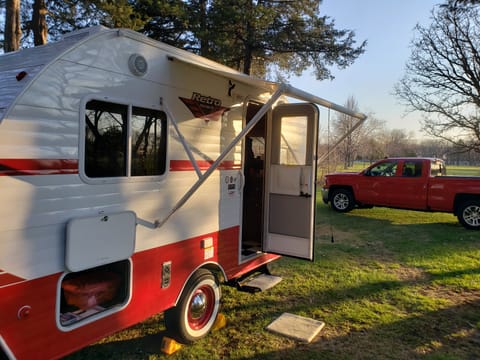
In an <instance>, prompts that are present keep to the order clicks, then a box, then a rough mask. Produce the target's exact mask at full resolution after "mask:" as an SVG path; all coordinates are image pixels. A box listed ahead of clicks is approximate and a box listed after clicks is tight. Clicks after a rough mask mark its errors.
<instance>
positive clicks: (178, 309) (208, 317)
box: [165, 269, 221, 344]
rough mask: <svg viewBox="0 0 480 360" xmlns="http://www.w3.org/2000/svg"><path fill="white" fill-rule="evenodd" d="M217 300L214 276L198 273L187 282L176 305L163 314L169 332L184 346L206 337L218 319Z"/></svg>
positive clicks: (208, 273) (219, 296) (218, 304)
mask: <svg viewBox="0 0 480 360" xmlns="http://www.w3.org/2000/svg"><path fill="white" fill-rule="evenodd" d="M220 298H221V290H220V286H219V284H218V282H217V280H216V278H215V276H214V275H213V274H212V273H211V272H210V271H208V270H205V269H200V270H198V271H197V272H195V273H194V274H193V275H192V277H191V278H190V279H189V280H188V281H187V284H186V285H185V288H184V289H183V292H182V295H181V296H180V301H179V302H178V304H177V305H176V306H175V307H173V308H171V309H168V310H167V311H166V312H165V326H166V327H167V330H168V332H170V333H171V334H172V337H174V338H175V339H176V340H177V341H179V342H181V343H184V344H191V343H193V342H195V341H196V340H199V339H201V338H203V337H205V336H206V335H207V334H208V333H209V332H210V330H211V328H212V327H213V324H214V323H215V320H216V318H217V315H218V312H219V309H220Z"/></svg>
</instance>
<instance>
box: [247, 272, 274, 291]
mask: <svg viewBox="0 0 480 360" xmlns="http://www.w3.org/2000/svg"><path fill="white" fill-rule="evenodd" d="M280 281H282V278H281V277H280V276H274V275H269V274H264V273H260V274H257V275H255V276H253V277H249V278H247V279H245V280H243V281H241V282H239V283H238V290H240V291H246V292H252V293H254V292H259V291H265V290H268V289H270V288H272V287H274V286H275V285H277V284H278V283H279V282H280Z"/></svg>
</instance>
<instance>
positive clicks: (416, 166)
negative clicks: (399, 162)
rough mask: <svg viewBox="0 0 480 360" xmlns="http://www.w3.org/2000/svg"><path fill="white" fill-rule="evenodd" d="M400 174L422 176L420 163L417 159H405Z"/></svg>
mask: <svg viewBox="0 0 480 360" xmlns="http://www.w3.org/2000/svg"><path fill="white" fill-rule="evenodd" d="M402 176H404V177H420V176H422V163H421V162H419V161H405V162H404V163H403V169H402Z"/></svg>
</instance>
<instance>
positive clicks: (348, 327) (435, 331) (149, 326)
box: [69, 202, 480, 360]
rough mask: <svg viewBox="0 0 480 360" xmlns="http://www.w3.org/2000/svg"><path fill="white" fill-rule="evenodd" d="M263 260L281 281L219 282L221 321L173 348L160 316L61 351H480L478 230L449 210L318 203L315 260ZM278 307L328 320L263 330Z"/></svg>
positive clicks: (455, 355) (277, 355) (327, 354)
mask: <svg viewBox="0 0 480 360" xmlns="http://www.w3.org/2000/svg"><path fill="white" fill-rule="evenodd" d="M332 239H333V242H332ZM270 269H271V271H272V272H273V273H274V274H275V275H279V276H282V277H283V281H282V282H281V283H280V284H279V285H277V286H276V287H275V288H273V289H270V290H268V291H266V292H263V293H256V294H248V293H242V292H238V291H237V290H235V289H234V288H231V287H227V286H224V287H222V291H223V301H222V303H223V307H222V313H223V314H224V315H225V316H226V318H227V326H226V327H225V328H223V329H220V330H217V331H214V332H212V333H211V334H210V335H209V336H208V337H206V338H205V339H202V340H201V341H199V342H198V343H196V344H194V345H191V346H184V347H182V348H181V350H179V351H178V352H177V353H175V354H173V355H170V356H167V355H164V354H162V353H161V352H160V341H161V338H162V336H163V335H164V327H163V323H162V318H161V316H160V315H159V316H156V317H154V318H151V319H149V320H147V321H145V322H143V323H141V324H139V325H136V326H134V327H132V328H130V329H127V330H125V331H123V332H120V333H118V334H116V335H113V336H111V337H108V338H106V339H104V340H102V341H100V342H99V343H97V344H94V345H92V346H90V347H88V348H86V349H84V350H81V351H80V352H78V353H76V354H74V355H72V356H70V357H69V359H86V358H88V359H150V360H153V359H167V358H168V359H172V360H173V359H295V360H299V359H335V360H339V359H402V360H403V359H405V360H407V359H408V360H410V359H425V360H455V359H466V360H467V359H468V360H471V359H472V360H473V359H479V358H480V233H479V232H476V231H468V230H465V229H464V228H462V227H461V226H460V225H459V224H458V222H457V220H456V218H454V217H453V215H450V214H430V213H421V212H411V211H402V210H393V209H382V208H373V209H358V210H354V211H352V212H350V213H348V214H338V213H335V212H333V211H332V210H330V209H329V208H327V207H326V206H325V205H324V204H323V203H320V202H319V204H318V214H317V241H316V260H315V262H305V261H301V260H296V259H289V258H282V259H281V260H280V261H277V262H276V263H274V264H272V265H271V266H270ZM283 312H289V313H293V314H298V315H303V316H307V317H310V318H314V319H317V320H322V321H324V322H325V323H326V326H325V328H324V329H323V330H322V332H321V333H320V335H319V336H318V337H317V338H316V339H315V340H314V341H313V342H312V343H310V344H303V343H300V342H297V341H294V340H290V339H288V338H285V337H282V336H278V335H275V334H272V333H270V332H268V331H266V330H265V327H266V326H267V325H268V324H269V323H270V322H271V321H273V320H274V319H276V318H277V317H278V316H280V315H281V314H282V313H283Z"/></svg>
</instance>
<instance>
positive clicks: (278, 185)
mask: <svg viewBox="0 0 480 360" xmlns="http://www.w3.org/2000/svg"><path fill="white" fill-rule="evenodd" d="M317 134H318V109H317V107H316V106H315V105H313V104H308V103H302V104H282V105H279V106H277V107H276V108H275V109H274V111H273V118H272V126H271V138H270V156H269V158H270V161H269V168H268V175H267V179H268V180H267V182H266V192H267V207H266V219H267V224H266V227H265V231H266V236H265V241H264V249H263V250H264V251H266V252H271V253H276V254H281V255H287V256H293V257H298V258H303V259H309V260H313V254H314V251H313V245H314V241H315V231H314V229H315V204H316V201H315V198H316V196H315V183H316V157H317V156H316V154H317V139H318V135H317Z"/></svg>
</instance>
